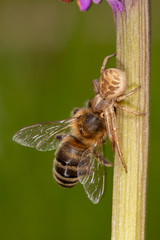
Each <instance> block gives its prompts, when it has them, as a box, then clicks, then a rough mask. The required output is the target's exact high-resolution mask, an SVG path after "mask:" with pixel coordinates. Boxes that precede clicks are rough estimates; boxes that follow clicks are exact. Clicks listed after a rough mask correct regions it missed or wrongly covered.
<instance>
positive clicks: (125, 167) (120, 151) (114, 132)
mask: <svg viewBox="0 0 160 240" xmlns="http://www.w3.org/2000/svg"><path fill="white" fill-rule="evenodd" d="M110 114H111V121H112V127H113V138H114V141H115V145H116V148H117V151H118V154H119V157H120V159H121V162H122V165H123V167H124V169H125V171H126V173H127V165H126V163H125V161H124V157H123V153H122V150H121V147H120V143H119V138H118V131H117V123H116V115H115V112H114V108H111V109H110Z"/></svg>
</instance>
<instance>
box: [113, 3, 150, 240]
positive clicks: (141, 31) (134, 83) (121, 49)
mask: <svg viewBox="0 0 160 240" xmlns="http://www.w3.org/2000/svg"><path fill="white" fill-rule="evenodd" d="M123 2H124V5H125V7H126V11H125V12H123V13H117V14H116V16H115V20H116V31H117V68H119V69H122V70H125V72H126V74H127V79H128V89H127V92H129V91H131V90H133V89H134V88H136V87H138V86H141V88H140V90H139V92H137V93H135V94H134V95H133V96H131V97H129V98H128V100H127V105H130V107H133V108H135V109H136V110H138V111H139V112H143V113H145V116H140V117H139V116H134V115H132V114H130V113H126V112H124V111H121V110H118V111H117V126H118V133H119V140H120V144H121V147H122V151H123V154H124V159H125V161H126V164H127V169H128V173H127V174H126V172H125V170H124V168H123V167H122V164H121V161H120V159H119V156H118V154H117V152H116V153H115V167H114V180H113V213H112V240H143V239H144V238H145V217H146V185H147V166H148V145H149V85H150V21H149V19H150V16H149V13H150V10H149V0H124V1H123ZM122 104H123V105H124V103H122Z"/></svg>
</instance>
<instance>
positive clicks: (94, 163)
mask: <svg viewBox="0 0 160 240" xmlns="http://www.w3.org/2000/svg"><path fill="white" fill-rule="evenodd" d="M101 156H102V152H101V150H100V149H98V148H97V149H96V151H95V149H88V150H86V151H85V152H84V154H83V156H82V160H81V161H80V163H79V165H78V178H79V181H80V183H81V184H83V187H84V189H85V191H86V193H87V196H88V197H89V199H90V200H91V201H92V202H93V203H94V204H97V203H98V202H99V201H100V199H101V197H102V195H103V193H104V186H105V167H104V165H102V164H101Z"/></svg>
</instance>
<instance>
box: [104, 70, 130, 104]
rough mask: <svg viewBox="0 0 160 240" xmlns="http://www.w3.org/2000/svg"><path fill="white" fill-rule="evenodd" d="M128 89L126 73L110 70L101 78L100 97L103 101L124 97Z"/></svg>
mask: <svg viewBox="0 0 160 240" xmlns="http://www.w3.org/2000/svg"><path fill="white" fill-rule="evenodd" d="M126 88H127V79H126V74H125V72H123V71H121V70H119V69H116V68H109V69H107V70H105V71H104V72H103V73H102V75H101V78H100V95H101V97H102V98H103V99H113V98H116V97H118V96H120V95H122V94H123V93H124V92H125V91H126Z"/></svg>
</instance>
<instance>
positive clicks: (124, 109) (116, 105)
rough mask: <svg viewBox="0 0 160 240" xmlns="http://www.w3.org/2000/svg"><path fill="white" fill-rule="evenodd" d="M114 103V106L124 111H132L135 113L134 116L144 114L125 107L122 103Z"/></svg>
mask: <svg viewBox="0 0 160 240" xmlns="http://www.w3.org/2000/svg"><path fill="white" fill-rule="evenodd" d="M114 105H115V107H118V108H120V109H121V110H123V111H126V112H128V113H132V114H134V115H136V116H142V115H145V113H140V112H137V111H134V110H133V109H131V108H128V107H126V106H122V105H119V104H114Z"/></svg>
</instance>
